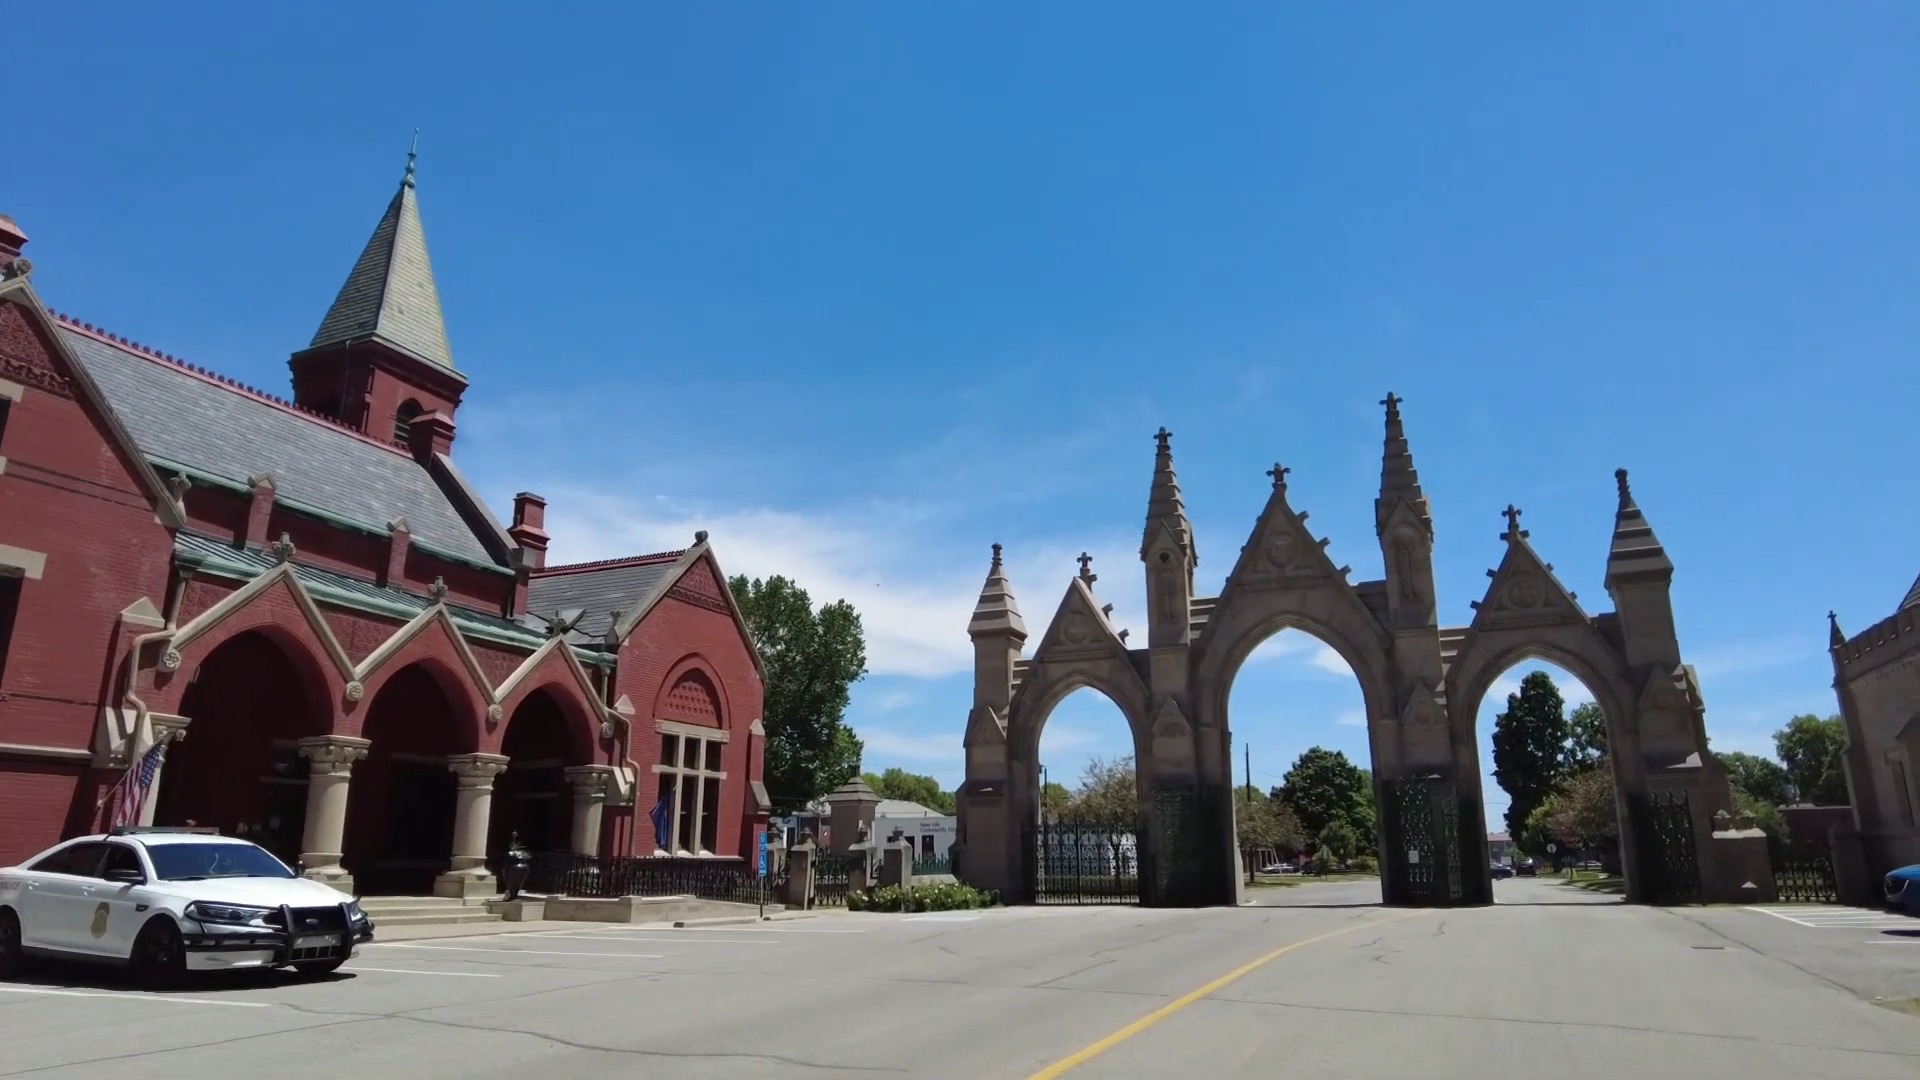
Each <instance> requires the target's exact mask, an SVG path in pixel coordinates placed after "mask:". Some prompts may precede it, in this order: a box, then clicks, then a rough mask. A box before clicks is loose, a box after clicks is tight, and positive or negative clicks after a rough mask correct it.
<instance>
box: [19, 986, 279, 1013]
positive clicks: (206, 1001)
mask: <svg viewBox="0 0 1920 1080" xmlns="http://www.w3.org/2000/svg"><path fill="white" fill-rule="evenodd" d="M0 994H44V995H46V996H47V997H77V998H111V999H113V1000H116V1001H158V1002H164V1003H166V1004H169V1005H224V1006H226V1007H227V1008H229V1009H271V1008H273V1006H274V1005H275V1004H276V1003H275V1002H271V1001H215V1000H213V999H212V998H186V997H172V996H169V995H167V994H133V993H127V994H116V993H112V992H110V991H104V990H54V989H52V988H50V987H44V986H0Z"/></svg>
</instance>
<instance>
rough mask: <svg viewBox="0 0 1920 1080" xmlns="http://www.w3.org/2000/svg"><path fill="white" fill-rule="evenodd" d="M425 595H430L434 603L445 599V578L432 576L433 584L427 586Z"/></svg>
mask: <svg viewBox="0 0 1920 1080" xmlns="http://www.w3.org/2000/svg"><path fill="white" fill-rule="evenodd" d="M427 595H428V596H429V597H431V598H432V599H433V602H434V603H436V604H438V603H440V602H441V601H443V600H445V599H446V598H447V579H446V578H443V577H437V578H434V579H433V584H431V585H429V586H427Z"/></svg>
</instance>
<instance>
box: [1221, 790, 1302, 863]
mask: <svg viewBox="0 0 1920 1080" xmlns="http://www.w3.org/2000/svg"><path fill="white" fill-rule="evenodd" d="M1233 825H1234V831H1235V832H1236V833H1237V834H1238V836H1239V840H1240V848H1241V850H1242V851H1251V850H1260V849H1267V848H1271V849H1272V850H1273V851H1274V852H1275V853H1276V854H1279V855H1281V856H1283V857H1284V856H1288V855H1292V854H1293V853H1294V852H1296V851H1299V850H1300V848H1301V847H1303V846H1304V843H1303V841H1304V834H1303V833H1302V832H1301V831H1300V819H1299V818H1297V817H1295V816H1294V815H1293V810H1292V808H1290V807H1288V806H1287V805H1286V804H1285V803H1279V802H1275V801H1273V800H1272V799H1268V798H1265V797H1263V796H1261V795H1258V794H1249V793H1248V792H1247V791H1246V790H1245V789H1242V790H1241V795H1240V798H1239V799H1238V800H1237V802H1236V804H1235V805H1234V808H1233Z"/></svg>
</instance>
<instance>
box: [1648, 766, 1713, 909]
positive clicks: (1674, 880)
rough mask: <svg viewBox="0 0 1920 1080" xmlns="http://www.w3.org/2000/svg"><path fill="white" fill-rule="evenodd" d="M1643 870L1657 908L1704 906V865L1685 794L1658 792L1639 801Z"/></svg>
mask: <svg viewBox="0 0 1920 1080" xmlns="http://www.w3.org/2000/svg"><path fill="white" fill-rule="evenodd" d="M1636 801H1637V802H1638V803H1639V811H1640V812H1639V813H1638V814H1637V815H1635V816H1636V817H1638V818H1639V819H1640V820H1639V822H1638V823H1637V825H1638V828H1639V831H1640V870H1641V872H1642V873H1643V874H1644V875H1645V877H1646V883H1647V897H1648V899H1649V900H1651V901H1652V902H1653V903H1655V904H1697V903H1699V902H1700V863H1699V860H1698V859H1697V857H1696V855H1695V852H1694V849H1693V811H1692V807H1691V804H1690V802H1689V800H1688V799H1687V793H1686V792H1685V791H1684V790H1679V789H1675V790H1670V791H1656V792H1654V793H1653V794H1652V795H1650V796H1648V797H1647V798H1645V799H1641V800H1636Z"/></svg>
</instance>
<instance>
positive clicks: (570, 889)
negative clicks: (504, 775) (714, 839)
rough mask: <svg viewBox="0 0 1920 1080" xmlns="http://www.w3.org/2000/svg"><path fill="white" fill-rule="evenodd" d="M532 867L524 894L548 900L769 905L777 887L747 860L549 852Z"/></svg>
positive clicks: (536, 859)
mask: <svg viewBox="0 0 1920 1080" xmlns="http://www.w3.org/2000/svg"><path fill="white" fill-rule="evenodd" d="M532 862H533V865H532V867H531V869H530V871H529V873H528V874H527V882H526V885H525V886H524V888H523V890H522V891H523V892H528V893H533V894H536V895H545V896H578V897H586V898H611V897H621V896H687V897H693V898H695V899H700V900H727V901H732V902H735V903H743V904H755V903H763V902H765V901H767V900H768V899H769V898H770V897H771V896H772V895H773V893H772V890H773V889H774V888H775V887H776V885H777V879H775V878H763V877H761V876H760V874H759V872H758V868H757V867H755V866H754V865H753V864H752V863H750V862H748V861H747V860H745V859H734V858H703V859H694V858H675V857H673V856H659V855H655V856H638V857H631V856H612V855H576V854H573V853H571V852H548V853H544V854H540V855H535V856H534V857H533V860H532Z"/></svg>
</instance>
